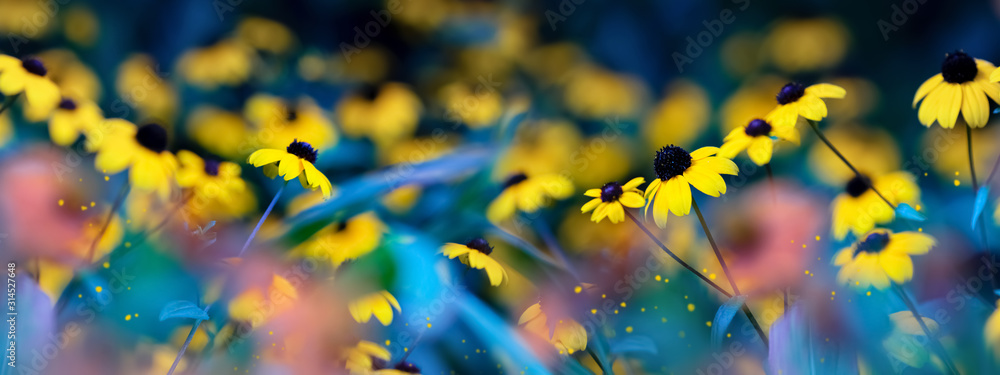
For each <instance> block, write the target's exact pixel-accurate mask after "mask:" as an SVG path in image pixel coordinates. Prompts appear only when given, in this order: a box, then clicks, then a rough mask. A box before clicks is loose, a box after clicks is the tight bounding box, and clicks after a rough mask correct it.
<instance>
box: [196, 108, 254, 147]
mask: <svg viewBox="0 0 1000 375" xmlns="http://www.w3.org/2000/svg"><path fill="white" fill-rule="evenodd" d="M185 128H186V129H187V132H188V135H189V136H190V137H191V138H193V139H194V140H195V141H196V142H198V145H199V146H201V147H203V148H205V150H208V151H209V152H211V153H213V154H216V155H219V156H222V157H225V158H227V159H239V158H242V157H243V156H246V155H247V154H249V153H250V152H251V151H253V150H252V149H251V145H250V143H249V142H248V139H250V138H251V137H252V136H253V134H254V133H255V130H254V129H251V128H249V127H248V125H247V123H246V122H245V121H243V117H242V116H240V115H239V114H238V113H234V112H230V111H226V110H223V109H221V108H217V107H213V106H209V105H205V106H200V107H198V108H195V109H194V110H193V111H191V114H190V115H188V121H187V126H186V127H185Z"/></svg>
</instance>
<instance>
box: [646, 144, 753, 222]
mask: <svg viewBox="0 0 1000 375" xmlns="http://www.w3.org/2000/svg"><path fill="white" fill-rule="evenodd" d="M718 152H719V148H718V147H702V148H699V149H697V150H695V151H694V152H691V153H688V152H687V151H685V150H684V149H682V148H680V147H677V146H674V145H669V146H665V147H663V148H661V149H660V150H659V151H657V152H656V157H655V158H654V159H653V170H654V171H655V172H656V179H655V180H653V182H650V183H649V186H646V192H645V193H644V197H645V199H646V212H647V213H648V212H649V208H650V207H653V219H654V220H655V221H656V226H658V227H660V228H665V227H666V225H667V213H668V212H673V214H674V215H677V216H684V215H687V214H689V213H691V186H694V187H695V188H696V189H698V190H700V191H701V192H702V193H705V194H708V195H711V196H713V197H718V196H719V195H721V194H725V193H726V182H725V181H724V180H723V179H722V176H721V175H723V174H728V175H736V174H738V173H739V168H737V167H736V163H733V161H732V160H729V159H726V158H724V157H720V156H714V155H715V154H716V153H718Z"/></svg>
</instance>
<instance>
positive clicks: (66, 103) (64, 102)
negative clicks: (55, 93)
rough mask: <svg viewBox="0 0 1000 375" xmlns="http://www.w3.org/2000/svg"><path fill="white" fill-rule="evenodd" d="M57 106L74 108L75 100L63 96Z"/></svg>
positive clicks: (66, 108)
mask: <svg viewBox="0 0 1000 375" xmlns="http://www.w3.org/2000/svg"><path fill="white" fill-rule="evenodd" d="M59 108H61V109H65V110H67V111H72V110H75V109H76V102H74V101H73V99H69V98H63V99H62V100H61V101H59Z"/></svg>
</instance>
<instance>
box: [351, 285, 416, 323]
mask: <svg viewBox="0 0 1000 375" xmlns="http://www.w3.org/2000/svg"><path fill="white" fill-rule="evenodd" d="M347 308H348V310H350V312H351V317H353V318H354V320H355V321H356V322H358V323H368V321H369V320H371V318H372V315H374V316H375V318H376V319H378V321H379V323H382V325H384V326H387V325H389V324H392V309H393V308H395V309H396V311H398V312H403V309H402V308H400V307H399V301H396V297H393V296H392V294H389V292H387V291H384V290H383V291H379V292H377V293H372V294H369V295H366V296H363V297H361V298H358V299H357V300H355V301H354V302H351V303H350V304H348V306H347Z"/></svg>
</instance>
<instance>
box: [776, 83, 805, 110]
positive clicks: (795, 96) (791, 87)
mask: <svg viewBox="0 0 1000 375" xmlns="http://www.w3.org/2000/svg"><path fill="white" fill-rule="evenodd" d="M805 93H806V87H805V86H802V84H800V83H795V82H792V83H789V84H787V85H785V86H784V87H782V88H781V91H780V92H778V104H781V105H785V104H788V103H794V102H795V101H796V100H799V98H801V97H802V95H805Z"/></svg>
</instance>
